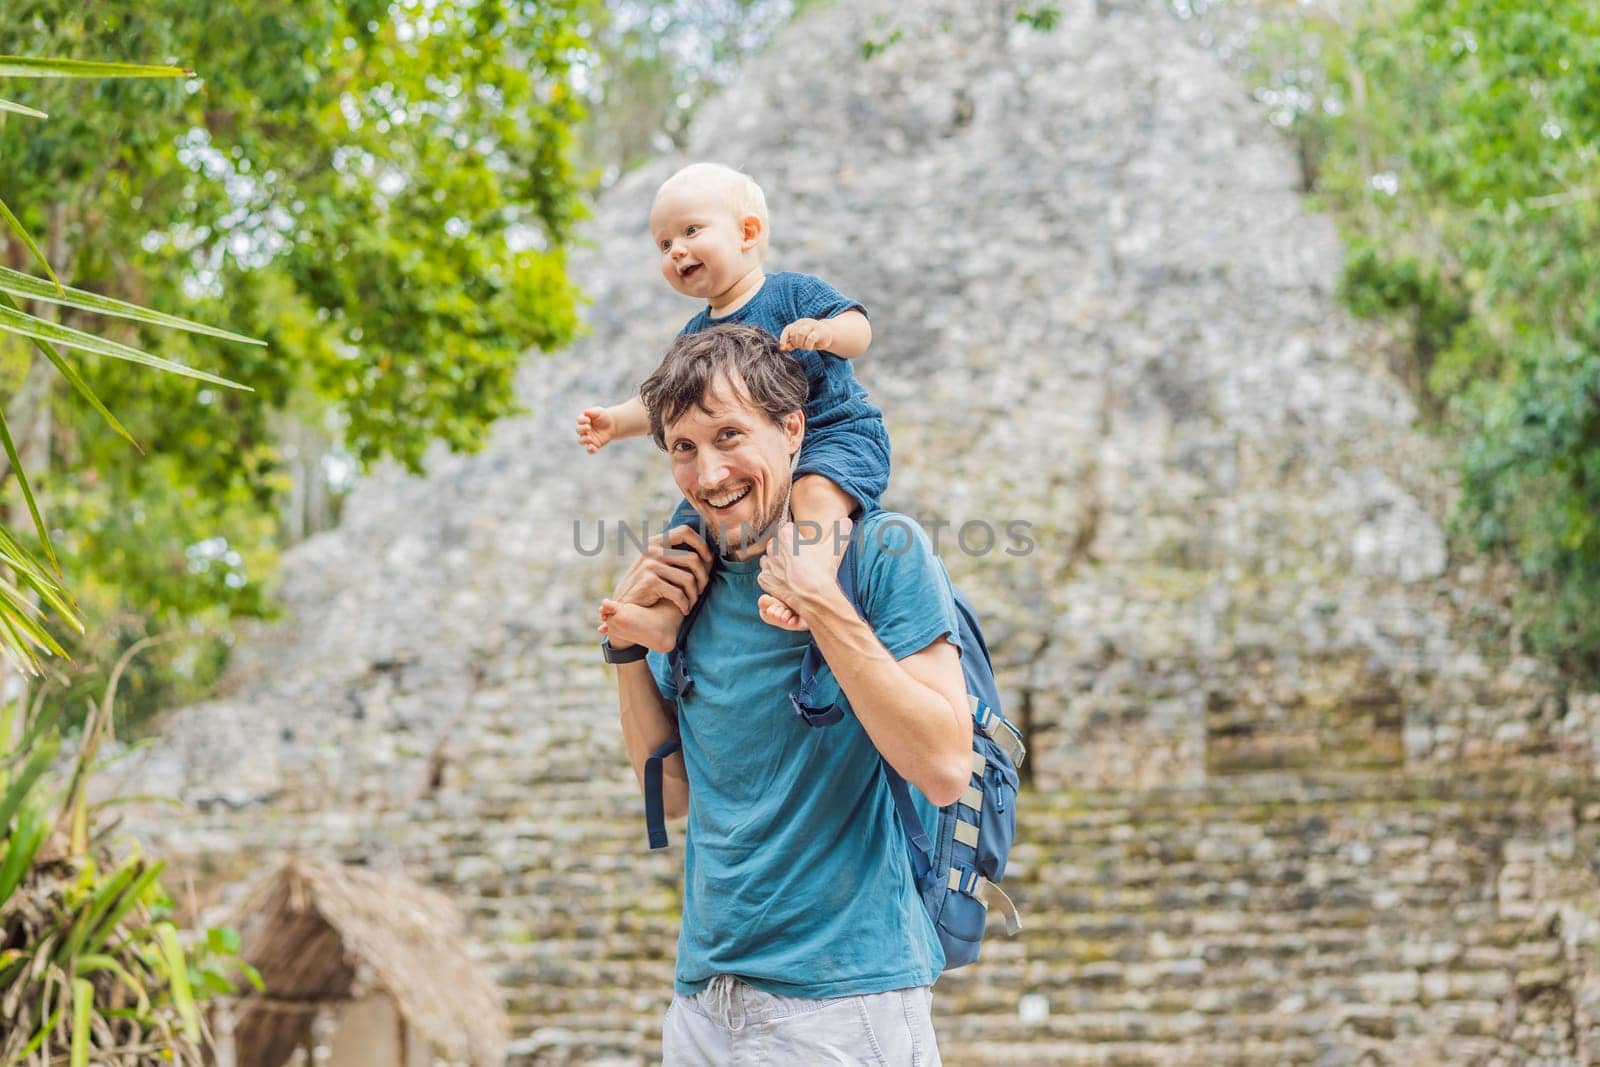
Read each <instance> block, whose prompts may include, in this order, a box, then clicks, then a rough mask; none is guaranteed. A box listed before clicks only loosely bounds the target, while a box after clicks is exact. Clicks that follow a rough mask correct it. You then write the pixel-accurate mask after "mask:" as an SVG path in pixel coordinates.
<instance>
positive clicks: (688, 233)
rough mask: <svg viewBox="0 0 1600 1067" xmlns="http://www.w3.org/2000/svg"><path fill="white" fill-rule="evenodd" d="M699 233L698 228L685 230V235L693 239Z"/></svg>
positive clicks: (691, 227) (692, 227) (693, 227)
mask: <svg viewBox="0 0 1600 1067" xmlns="http://www.w3.org/2000/svg"><path fill="white" fill-rule="evenodd" d="M699 232H700V227H698V226H685V227H684V228H683V235H684V236H685V237H693V236H694V235H695V234H697V233H699Z"/></svg>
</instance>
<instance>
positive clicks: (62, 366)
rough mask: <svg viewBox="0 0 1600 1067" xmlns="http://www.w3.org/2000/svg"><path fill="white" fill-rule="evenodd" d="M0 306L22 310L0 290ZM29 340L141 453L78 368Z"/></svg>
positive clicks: (51, 349)
mask: <svg viewBox="0 0 1600 1067" xmlns="http://www.w3.org/2000/svg"><path fill="white" fill-rule="evenodd" d="M0 307H9V308H11V309H12V310H13V311H16V312H18V313H21V311H22V308H20V307H19V306H17V302H16V301H15V300H13V299H12V298H11V296H10V294H8V293H4V292H0ZM29 340H31V341H32V342H33V345H34V347H35V348H37V349H38V350H39V351H40V352H43V353H44V356H45V358H46V359H48V360H49V361H50V363H51V365H52V366H54V367H55V369H56V372H57V373H58V374H60V375H61V376H62V377H63V378H65V379H66V380H67V381H68V383H70V384H71V386H72V388H74V389H76V390H77V392H78V395H79V396H81V397H83V399H84V401H85V402H87V403H88V405H89V406H90V407H91V408H93V409H94V410H95V411H97V412H99V413H100V417H101V418H103V419H105V420H106V424H107V425H108V426H110V427H111V429H112V430H114V431H115V432H116V433H117V435H118V436H120V437H122V438H124V439H125V440H126V441H127V442H128V443H129V444H130V445H132V446H133V447H134V448H135V449H137V450H138V452H139V454H140V455H143V454H144V449H143V448H142V447H141V446H140V444H139V442H138V441H135V440H134V439H133V434H131V433H129V432H128V431H127V428H126V427H124V426H123V425H122V423H121V422H120V421H119V420H118V419H117V417H116V416H115V415H113V414H111V410H110V409H109V408H107V407H106V406H105V405H104V404H102V403H101V402H100V398H99V397H98V396H96V395H95V392H94V390H93V389H90V388H89V383H88V382H86V381H84V380H83V375H81V374H79V373H78V368H76V367H74V366H73V365H72V364H71V363H69V362H67V358H66V357H65V356H63V355H62V354H61V353H59V352H57V351H56V349H55V346H54V345H52V344H51V343H50V342H48V341H42V340H40V339H39V338H37V337H32V338H29Z"/></svg>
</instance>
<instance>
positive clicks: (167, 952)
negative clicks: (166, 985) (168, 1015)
mask: <svg viewBox="0 0 1600 1067" xmlns="http://www.w3.org/2000/svg"><path fill="white" fill-rule="evenodd" d="M155 934H156V939H157V943H158V944H159V945H160V946H161V956H162V959H163V960H164V961H165V962H166V965H167V971H168V974H167V979H168V981H170V982H171V983H172V1002H173V1004H174V1005H176V1006H177V1009H178V1016H179V1017H180V1018H181V1019H183V1032H184V1034H185V1036H187V1037H188V1038H189V1040H190V1041H199V1040H200V1017H199V1015H198V1014H197V1013H196V1012H195V1008H194V991H193V990H192V989H190V988H189V965H188V963H187V962H186V961H185V959H184V955H183V946H182V945H180V944H179V943H178V931H177V929H176V928H175V927H174V926H173V925H172V924H171V923H165V922H163V923H157V924H156V926H155Z"/></svg>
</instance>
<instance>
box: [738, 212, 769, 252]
mask: <svg viewBox="0 0 1600 1067" xmlns="http://www.w3.org/2000/svg"><path fill="white" fill-rule="evenodd" d="M739 228H740V231H741V236H742V237H743V238H744V240H743V244H744V247H746V248H752V247H754V246H755V244H756V243H757V242H758V241H760V240H761V235H762V234H763V233H765V232H766V229H767V224H766V222H765V221H764V220H763V219H762V218H761V216H760V215H746V216H744V217H743V218H741V219H740V220H739Z"/></svg>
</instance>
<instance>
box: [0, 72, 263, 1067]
mask: <svg viewBox="0 0 1600 1067" xmlns="http://www.w3.org/2000/svg"><path fill="white" fill-rule="evenodd" d="M186 73H187V72H185V71H183V70H181V69H177V68H172V67H156V66H132V65H121V64H105V63H83V62H74V61H71V60H40V59H34V58H30V57H15V56H3V55H0V75H3V76H6V77H12V78H16V77H24V78H38V77H45V78H86V77H115V78H165V77H181V76H183V75H184V74H186ZM0 113H5V114H12V115H21V116H23V117H25V118H26V119H28V120H30V121H36V120H42V119H44V118H46V116H45V115H44V113H43V112H41V111H39V110H37V109H35V108H31V107H28V106H27V105H23V104H19V103H18V102H16V101H13V100H9V99H3V98H0ZM0 221H3V222H4V223H5V224H6V226H7V227H8V230H9V234H10V236H11V238H12V239H14V240H15V241H16V242H17V243H19V244H20V245H21V246H23V247H24V248H26V249H27V251H28V252H29V253H30V254H32V255H33V256H34V257H35V259H36V260H37V261H38V265H39V266H40V267H42V268H43V270H44V271H45V273H46V274H48V275H50V281H49V282H44V281H42V280H39V279H36V278H34V277H32V276H30V275H28V274H25V273H22V272H19V271H15V270H12V269H10V268H6V267H0V338H14V339H23V340H26V341H27V342H28V343H29V344H31V345H32V346H33V347H34V348H36V349H37V350H38V352H39V353H40V356H41V357H42V359H43V360H44V361H46V362H48V364H49V365H51V366H52V367H54V368H56V369H57V370H58V371H59V372H60V373H61V375H62V376H63V377H64V378H66V379H67V380H68V381H70V382H71V383H72V384H73V386H74V388H75V389H76V390H77V392H78V393H79V395H80V397H81V398H82V399H83V400H84V401H86V402H87V403H88V405H89V406H90V407H92V408H94V409H96V410H97V411H98V412H99V414H100V415H101V416H102V417H103V418H104V419H105V420H106V422H107V423H108V424H109V425H111V426H113V427H115V428H117V429H118V431H119V432H125V431H122V429H121V426H120V424H119V423H117V421H116V419H115V417H114V416H113V415H112V414H111V413H110V412H109V411H108V410H106V409H105V408H104V406H103V405H102V404H101V402H100V400H99V398H98V397H97V396H96V395H95V393H94V392H93V390H92V389H90V388H89V387H88V385H87V384H86V383H85V381H84V379H83V378H82V377H81V376H80V375H79V374H78V372H77V370H76V368H75V366H74V364H73V362H72V361H71V360H69V359H68V358H67V357H66V356H64V355H63V354H62V352H61V349H72V350H77V351H81V352H86V353H90V354H93V355H98V356H109V357H116V358H120V359H124V360H128V361H131V362H135V363H141V364H145V365H147V366H156V367H159V368H163V369H166V370H170V371H174V372H176V373H178V374H179V375H182V376H185V377H200V378H202V379H204V380H209V381H212V382H214V383H216V384H218V385H231V384H232V383H230V382H228V381H227V380H226V379H222V378H216V377H213V376H210V375H206V374H204V373H203V372H199V371H196V370H193V369H191V368H187V367H184V366H182V365H179V364H173V363H170V362H166V361H163V360H160V359H158V358H156V357H153V356H151V355H149V354H148V353H145V352H142V351H140V350H138V349H135V348H131V347H128V346H124V345H118V344H115V343H113V342H108V341H106V340H104V339H103V338H100V337H98V336H95V335H94V334H89V333H84V332H82V331H79V330H73V329H70V328H67V327H63V326H61V325H60V324H58V323H55V322H52V321H51V320H50V319H49V318H47V317H42V316H39V315H34V314H29V313H27V312H25V311H23V310H22V308H21V307H20V306H19V300H20V299H25V300H29V301H31V302H33V303H43V304H45V305H49V306H64V307H70V308H78V309H88V310H92V311H95V312H96V313H99V314H103V315H108V316H111V317H115V318H125V319H131V320H134V321H139V322H143V323H146V324H149V325H159V326H166V327H176V328H178V329H184V330H195V331H199V332H202V333H206V334H209V335H211V336H217V337H228V338H230V339H233V340H247V339H246V338H241V337H237V336H233V335H229V334H227V333H226V332H225V331H220V330H214V329H211V328H209V327H204V326H201V325H199V324H197V323H193V322H187V321H184V320H180V319H175V318H172V317H170V316H165V315H161V314H158V313H155V312H151V311H148V310H145V309H143V308H139V307H136V306H132V305H129V304H126V303H121V302H117V301H111V300H107V299H105V298H103V297H99V296H96V295H95V294H93V293H88V292H84V291H82V290H78V289H69V288H67V287H65V286H63V285H62V284H61V283H60V280H59V279H58V278H57V277H56V276H55V274H54V272H52V271H51V269H50V264H49V262H48V261H47V260H45V259H44V257H43V255H42V254H41V252H40V250H39V247H38V244H37V243H36V242H35V240H34V239H33V236H32V234H31V233H30V232H29V230H28V229H26V228H25V227H24V226H23V225H22V224H21V222H20V221H19V220H18V219H17V217H16V215H15V214H14V213H13V212H12V210H11V209H10V207H9V206H7V205H6V204H5V203H4V202H3V201H0ZM0 442H3V444H4V454H5V457H6V460H7V462H8V463H9V464H10V473H11V474H12V476H13V477H14V478H15V481H16V484H17V486H18V489H19V490H20V493H21V496H22V498H23V500H24V501H25V502H26V505H27V508H28V512H29V517H30V518H31V519H32V521H33V523H34V526H35V528H36V530H37V532H38V535H39V540H40V543H41V545H42V546H43V548H44V552H45V555H46V557H47V558H48V559H49V566H48V567H46V565H44V564H41V563H40V562H39V561H38V560H37V559H36V558H34V557H33V556H32V555H31V554H29V553H27V552H26V551H25V550H23V549H22V548H21V547H20V546H19V545H18V544H17V542H16V539H15V538H14V537H13V536H12V535H11V533H10V531H9V530H8V529H7V528H6V526H5V524H4V523H0V563H3V567H0V593H3V595H0V652H4V654H5V656H6V658H7V659H9V660H10V661H11V662H12V663H13V665H14V666H15V667H16V668H17V669H18V670H22V671H28V670H33V669H36V668H37V664H38V659H39V656H38V654H39V652H45V653H56V654H59V653H60V652H61V649H60V646H59V644H58V643H57V642H56V641H55V639H54V638H53V637H52V636H51V635H50V633H49V632H48V631H47V630H46V629H45V628H44V626H43V625H42V624H43V623H46V622H48V621H50V620H51V615H52V614H53V617H54V621H56V622H58V623H60V622H64V623H66V624H68V625H71V626H74V627H79V626H80V624H79V623H78V620H77V618H76V614H75V612H74V609H73V608H72V607H71V605H70V604H69V602H68V598H67V596H66V591H65V587H64V586H63V585H62V583H61V581H60V580H59V577H58V572H57V570H56V567H57V564H56V560H55V554H54V551H53V549H52V547H51V538H50V536H49V532H48V530H47V528H46V526H45V523H44V521H43V518H42V517H41V514H40V511H39V508H38V506H37V503H36V501H35V499H34V496H33V493H32V491H31V490H30V489H29V485H28V481H27V478H26V468H24V466H23V465H22V462H21V459H20V457H19V455H18V452H17V449H16V447H15V444H14V442H13V440H12V436H11V433H10V428H9V425H8V423H7V421H6V419H5V418H0ZM24 590H29V591H31V592H32V593H33V594H35V595H36V596H37V597H38V598H39V601H41V602H42V605H43V607H41V605H40V603H38V602H32V601H31V600H30V599H29V598H28V597H27V596H26V595H25V593H24ZM138 648H139V646H137V645H136V646H135V647H134V649H133V650H130V652H129V653H128V654H126V655H125V656H124V659H123V660H122V661H121V662H119V664H118V665H117V668H116V669H114V670H113V672H112V676H111V680H110V682H109V684H108V686H107V690H106V695H105V698H104V700H103V701H102V702H101V703H100V705H99V707H98V708H97V709H96V711H95V713H94V714H93V716H92V717H91V720H90V721H89V722H88V723H87V724H86V727H85V730H84V733H83V736H82V739H81V741H80V743H79V745H78V747H77V750H76V752H75V753H74V755H73V758H72V759H71V760H70V761H69V762H70V767H71V773H70V775H69V776H68V781H67V783H66V784H65V785H64V786H62V785H58V784H57V782H56V781H55V780H54V774H53V773H52V772H53V771H54V770H55V768H56V765H57V754H58V749H59V746H60V737H59V732H58V731H57V730H56V729H55V722H54V719H55V716H54V715H52V714H50V713H48V712H44V713H41V712H40V711H39V707H38V704H37V702H34V703H31V704H27V705H26V706H24V703H23V702H22V701H19V700H13V701H11V702H10V703H8V704H7V705H6V706H5V707H3V708H0V1005H4V1021H5V1026H4V1028H3V1029H0V1060H3V1062H4V1063H6V1064H18V1063H22V1062H24V1061H26V1062H40V1063H50V1062H55V1061H56V1060H57V1059H58V1058H62V1059H66V1060H67V1061H68V1062H70V1063H71V1064H72V1065H73V1067H84V1065H87V1064H88V1062H89V1058H90V1054H91V1053H95V1054H97V1056H98V1057H99V1058H101V1059H115V1060H118V1061H122V1060H125V1059H127V1058H129V1057H134V1058H137V1059H139V1060H141V1061H142V1060H143V1059H144V1058H145V1057H146V1056H147V1055H157V1054H159V1055H160V1057H161V1058H162V1059H164V1060H166V1061H169V1062H175V1063H184V1064H199V1063H200V1062H202V1055H201V1043H202V1041H203V1040H204V1026H203V1022H202V1019H201V1017H200V1012H199V1010H198V1008H197V1002H198V1001H200V1000H203V999H204V998H206V997H207V996H209V995H211V994H212V993H215V992H228V991H231V990H232V982H231V980H230V979H229V977H228V974H227V970H228V969H235V967H233V966H230V961H231V964H232V965H238V962H239V961H238V960H237V959H236V957H235V956H234V953H235V951H236V949H237V940H236V939H234V938H233V937H232V935H231V933H230V932H228V931H224V930H213V931H210V932H209V935H208V938H207V940H206V943H205V944H204V945H202V946H199V947H197V948H196V949H194V950H186V949H185V948H184V946H183V945H182V943H181V942H180V940H179V936H178V930H177V927H176V926H174V925H173V923H172V922H171V920H170V918H169V913H170V911H171V901H170V900H169V899H168V898H167V896H166V895H165V893H164V892H163V891H162V890H161V887H160V885H159V883H158V882H157V878H158V876H159V875H160V873H161V864H159V863H151V862H149V861H147V860H145V859H144V858H143V857H141V856H139V855H138V854H137V853H135V854H134V855H132V856H130V857H125V858H121V859H119V858H117V857H116V856H114V855H113V854H112V853H111V852H110V850H109V849H107V848H106V847H105V846H104V844H103V843H102V842H99V841H97V840H94V839H93V838H92V830H93V829H94V828H95V827H96V823H95V820H94V819H93V818H92V817H91V806H90V804H89V797H88V780H89V777H90V775H91V773H92V771H93V769H94V766H95V759H96V755H97V751H98V747H99V744H100V742H101V741H102V740H103V738H104V737H105V736H106V734H107V731H108V730H109V727H110V722H111V706H112V700H113V697H114V695H115V693H116V687H117V677H118V675H119V674H120V673H121V667H122V665H123V664H124V663H126V662H127V660H128V659H129V658H131V656H132V654H133V652H136V651H138ZM19 710H22V711H23V712H24V714H23V715H22V716H21V717H20V720H19V716H18V711H19ZM57 803H59V804H60V810H59V813H58V814H57V815H55V816H54V817H52V816H51V815H50V813H49V810H48V809H49V808H50V807H52V806H54V805H55V804H57ZM218 963H221V964H222V965H223V966H222V967H219V966H217V964H218ZM225 968H226V969H225ZM243 971H244V972H245V974H246V975H247V976H248V977H249V978H250V979H251V980H252V981H253V982H254V983H255V984H256V985H257V986H258V987H259V985H260V979H259V977H257V976H256V975H255V974H254V972H253V971H252V970H251V969H250V968H249V967H248V966H243Z"/></svg>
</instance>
